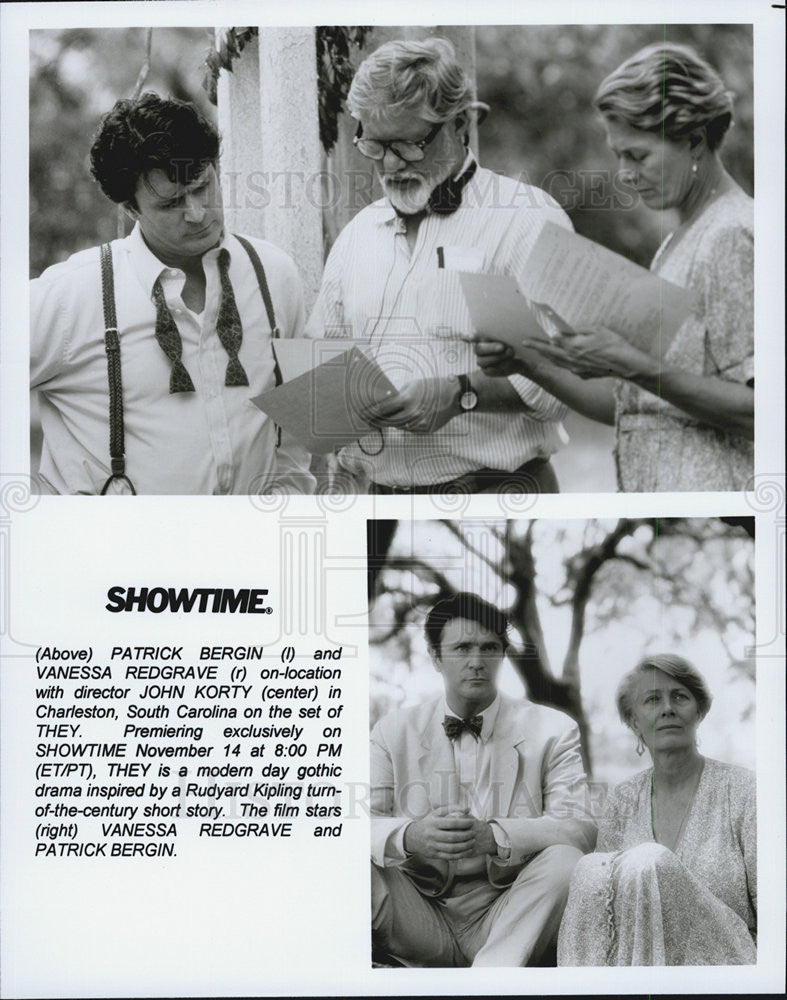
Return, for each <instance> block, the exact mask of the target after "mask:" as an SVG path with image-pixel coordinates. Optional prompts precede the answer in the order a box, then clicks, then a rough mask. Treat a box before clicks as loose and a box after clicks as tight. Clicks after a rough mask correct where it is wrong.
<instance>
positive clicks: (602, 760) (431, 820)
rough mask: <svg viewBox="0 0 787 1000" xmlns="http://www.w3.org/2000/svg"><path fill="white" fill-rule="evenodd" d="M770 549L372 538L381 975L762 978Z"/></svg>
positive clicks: (706, 527) (373, 532)
mask: <svg viewBox="0 0 787 1000" xmlns="http://www.w3.org/2000/svg"><path fill="white" fill-rule="evenodd" d="M753 533H754V521H753V519H751V518H748V519H744V518H707V519H689V518H686V519H684V518H676V519H659V518H621V519H618V520H617V521H605V520H587V521H574V522H572V521H563V520H549V521H535V520H532V521H531V520H529V521H522V520H515V521H507V522H497V523H488V522H482V521H478V520H474V521H453V520H445V521H370V522H369V523H368V539H369V594H370V612H369V649H370V671H371V684H370V699H371V713H370V715H371V718H370V721H371V722H372V724H373V725H372V730H371V736H370V745H371V765H370V766H371V774H370V786H371V796H370V799H371V809H372V816H371V907H372V941H373V956H374V961H375V962H376V964H377V965H378V967H395V966H403V967H404V966H426V967H440V968H451V967H463V966H470V965H471V966H473V967H488V966H526V965H527V966H530V965H535V966H543V965H547V966H549V965H552V966H554V965H558V966H605V965H606V966H664V965H671V966H675V965H678V966H689V965H724V966H727V965H752V964H754V963H755V962H756V960H757V959H756V955H757V952H756V941H757V830H756V783H755V771H754V768H755V765H756V760H755V738H754V727H755V716H754V695H755V690H754V666H753V661H752V659H751V657H750V655H749V653H747V650H749V651H750V650H751V648H752V643H753V639H754V621H755V614H754V612H755V609H754V563H753V559H754V538H753ZM643 767H645V769H644V770H643Z"/></svg>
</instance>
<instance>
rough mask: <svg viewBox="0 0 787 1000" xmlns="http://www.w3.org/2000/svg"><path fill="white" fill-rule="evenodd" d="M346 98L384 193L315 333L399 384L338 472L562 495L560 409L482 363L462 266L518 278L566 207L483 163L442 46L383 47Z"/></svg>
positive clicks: (397, 489)
mask: <svg viewBox="0 0 787 1000" xmlns="http://www.w3.org/2000/svg"><path fill="white" fill-rule="evenodd" d="M347 104H348V108H349V110H350V112H351V114H352V115H353V116H354V117H355V118H356V119H357V121H358V128H357V132H356V136H355V140H354V141H355V145H356V148H357V150H358V152H359V153H360V154H361V155H363V156H365V157H368V158H369V159H372V160H374V161H375V164H376V166H377V172H378V175H379V178H380V182H381V184H382V187H383V191H384V193H385V198H383V199H381V200H380V201H377V202H375V203H374V204H372V205H369V206H367V207H366V208H365V209H363V210H362V211H361V212H359V213H358V215H356V217H355V218H354V219H353V220H352V221H351V222H350V223H349V224H348V225H347V226H346V227H345V228H344V230H342V232H341V233H340V234H339V237H338V238H337V240H336V242H335V244H334V246H333V248H332V250H331V253H330V255H329V257H328V260H327V262H326V265H325V273H324V276H323V282H322V288H321V290H320V295H319V298H318V302H317V305H316V307H315V310H314V312H313V314H312V316H311V319H310V321H309V324H308V327H307V333H308V334H309V335H310V336H314V337H321V336H327V337H349V338H357V339H361V340H370V342H371V349H372V352H373V354H374V357H375V358H376V360H377V362H378V363H379V364H380V366H381V368H383V370H384V371H385V372H386V374H387V375H388V376H389V378H390V380H391V382H392V383H393V384H394V385H395V386H396V388H397V392H396V393H394V394H392V395H390V396H388V397H386V398H385V399H384V400H383V401H381V402H377V403H375V404H373V405H368V406H367V409H366V411H365V415H366V417H367V418H368V419H369V421H370V422H371V423H372V424H373V425H374V426H375V430H374V431H373V432H372V433H369V434H367V435H365V436H364V437H362V438H361V440H360V441H358V442H357V443H356V444H353V445H350V446H348V447H345V448H343V449H342V450H341V451H340V453H339V463H340V465H341V466H342V467H343V468H344V469H346V470H348V471H349V472H351V473H353V474H354V475H356V476H358V477H359V478H361V479H365V480H368V482H369V490H370V492H372V493H384V494H385V493H443V492H464V493H496V492H523V493H542V492H546V493H553V492H557V490H558V484H557V479H556V477H555V474H554V471H553V469H552V466H551V465H550V462H549V458H550V455H552V454H553V453H554V452H555V451H556V450H557V449H558V448H559V447H560V446H561V445H562V444H563V443H565V441H566V436H565V432H564V431H563V428H562V426H561V424H560V420H561V419H562V417H563V415H564V413H565V407H564V406H563V404H562V403H560V402H559V401H558V400H556V399H555V398H554V397H552V396H550V395H549V394H548V393H547V392H546V391H545V390H543V389H541V388H540V387H539V386H537V385H536V384H535V383H534V382H531V381H530V380H529V379H527V378H525V377H523V376H520V375H514V376H511V377H509V378H507V379H493V378H489V377H487V376H485V375H484V374H483V373H482V372H481V371H480V370H479V369H478V367H477V365H476V362H475V357H474V354H473V349H472V346H471V343H470V341H471V338H472V336H473V333H474V330H473V326H472V323H471V320H470V315H469V313H468V311H467V307H466V305H465V302H464V298H463V296H462V292H461V288H460V285H459V279H458V272H460V271H475V272H487V273H490V274H507V275H511V276H515V275H517V274H518V273H520V272H521V270H522V268H523V266H524V264H525V261H526V259H527V256H528V254H529V252H530V250H531V248H532V246H533V244H534V243H535V241H536V238H537V237H538V234H539V232H540V231H541V228H542V227H543V225H544V224H545V223H546V222H548V221H551V222H555V223H557V224H558V225H563V226H566V227H567V228H570V226H571V224H570V222H569V220H568V218H567V216H566V215H565V213H564V212H563V211H562V210H561V209H560V208H559V207H558V206H557V204H556V203H555V202H554V201H553V200H552V199H551V198H550V197H549V196H548V195H547V194H545V193H544V192H543V191H541V190H540V189H538V188H535V187H531V186H529V185H526V184H522V183H520V182H518V181H514V180H512V179H510V178H507V177H503V176H500V175H497V174H494V173H492V172H491V171H489V170H484V169H483V168H482V167H480V166H479V165H478V162H477V161H476V158H475V156H474V154H473V152H472V151H471V150H470V148H469V131H470V125H471V116H472V115H473V114H474V113H475V110H476V108H477V103H476V102H475V100H474V94H473V88H472V82H471V80H470V78H469V77H468V75H467V74H466V73H465V71H464V69H463V68H462V66H461V65H460V63H459V62H458V60H457V57H456V54H455V52H454V49H453V46H452V45H451V43H450V42H448V41H447V40H446V39H442V38H432V39H429V40H427V41H422V42H417V41H393V42H388V43H387V44H385V45H382V46H381V47H380V48H379V49H377V50H376V51H375V52H373V53H372V54H371V55H370V56H369V57H368V58H367V59H366V60H365V61H364V62H363V63H362V64H361V66H360V67H359V69H358V72H357V73H356V75H355V78H354V80H353V83H352V87H351V89H350V93H349V95H348V99H347ZM485 332H490V331H485Z"/></svg>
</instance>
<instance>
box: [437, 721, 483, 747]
mask: <svg viewBox="0 0 787 1000" xmlns="http://www.w3.org/2000/svg"><path fill="white" fill-rule="evenodd" d="M483 724H484V717H483V716H482V715H474V716H473V717H472V718H471V719H457V717H456V716H455V715H446V717H445V718H444V719H443V729H444V730H445V735H446V736H447V737H448V739H449V740H451V741H453V740H456V739H458V738H459V737H460V736H461V735H462V730H464V729H466V730H467V731H468V732H469V733H472V734H473V739H475V740H476V741H477V740H478V737H479V736H480V735H481V728H482V726H483Z"/></svg>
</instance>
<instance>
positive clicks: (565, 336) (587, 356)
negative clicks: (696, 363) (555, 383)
mask: <svg viewBox="0 0 787 1000" xmlns="http://www.w3.org/2000/svg"><path fill="white" fill-rule="evenodd" d="M532 347H533V349H534V350H537V351H540V352H541V353H542V354H543V355H544V356H545V357H547V358H549V359H550V360H551V361H554V363H555V364H556V365H560V366H561V367H562V368H568V369H569V371H572V372H573V373H574V374H575V375H578V376H579V377H580V378H584V379H590V378H609V376H611V375H612V376H615V377H617V378H627V379H631V378H636V377H637V376H639V375H654V374H657V372H658V363H657V361H656V359H655V358H652V357H651V356H650V355H649V354H645V352H644V351H640V350H639V349H638V348H636V347H632V345H631V344H629V343H628V341H626V340H624V339H623V337H621V336H619V335H618V334H617V333H615V332H614V331H612V330H609V329H607V328H606V327H599V328H598V329H597V330H588V331H582V332H576V333H574V332H571V333H569V332H564V333H561V334H559V335H558V336H556V337H555V338H554V339H553V340H551V341H550V342H549V343H547V342H546V341H533V343H532Z"/></svg>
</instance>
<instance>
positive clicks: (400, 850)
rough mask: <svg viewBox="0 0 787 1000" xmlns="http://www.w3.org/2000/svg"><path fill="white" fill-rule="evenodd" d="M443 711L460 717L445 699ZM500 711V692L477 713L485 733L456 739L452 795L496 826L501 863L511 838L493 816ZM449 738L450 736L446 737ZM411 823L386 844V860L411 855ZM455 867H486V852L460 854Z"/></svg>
mask: <svg viewBox="0 0 787 1000" xmlns="http://www.w3.org/2000/svg"><path fill="white" fill-rule="evenodd" d="M443 709H444V711H443V714H444V715H452V716H454V718H457V719H458V718H460V716H458V715H457V714H456V712H454V711H452V709H450V708H449V707H448V703H447V702H444V705H443ZM499 711H500V695H497V696H496V698H495V700H494V701H493V702H492V704H491V705H487V707H486V708H485V709H484V710H483V712H478V713H477V714H478V715H480V716H481V719H482V720H483V721H482V723H481V733H480V735H479V736H478V738H476V737H475V736H474V735H473V734H472V733H471V732H470V731H469V730H468V729H463V730H462V732H461V733H460V734H459V736H457V738H456V739H455V740H453V741H452V747H453V752H454V775H453V776H452V778H451V779H450V780H451V781H452V795H451V798H452V800H453V802H454V803H455V804H456V808H457V812H465V811H467V812H468V813H469V815H470V816H474V817H475V818H476V819H482V820H486V821H487V822H488V823H489V825H490V826H491V828H492V834H493V836H494V838H495V843H496V844H497V859H498V861H499V862H500V863H503V864H504V863H505V862H506V861H507V860H508V858H509V856H510V854H511V851H510V841H509V839H508V836H507V834H506V832H505V831H504V830H503V829H502V827H500V826H499V825H498V824H497V823H495V822H494V820H493V819H492V818H491V817H490V816H489V809H490V807H491V805H492V801H493V796H492V787H491V779H490V768H491V763H492V737H493V736H494V732H495V722H496V721H497V716H498V712H499ZM445 738H446V739H448V737H447V736H446V737H445ZM409 825H410V823H406V824H405V825H404V826H402V827H400V828H399V829H398V830H397V831H396V833H395V834H394V835H393V836H392V837H390V839H389V843H388V844H387V845H386V851H385V853H386V860H390V861H391V862H392V863H393V864H397V863H401V862H402V861H404V860H406V858H407V855H406V853H405V850H404V834H405V830H406V829H407V827H408V826H409ZM454 871H455V873H456V874H457V875H473V874H477V873H480V872H484V871H486V861H485V859H484V857H483V856H482V855H477V856H476V857H472V858H460V859H459V860H458V861H455V862H454Z"/></svg>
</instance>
